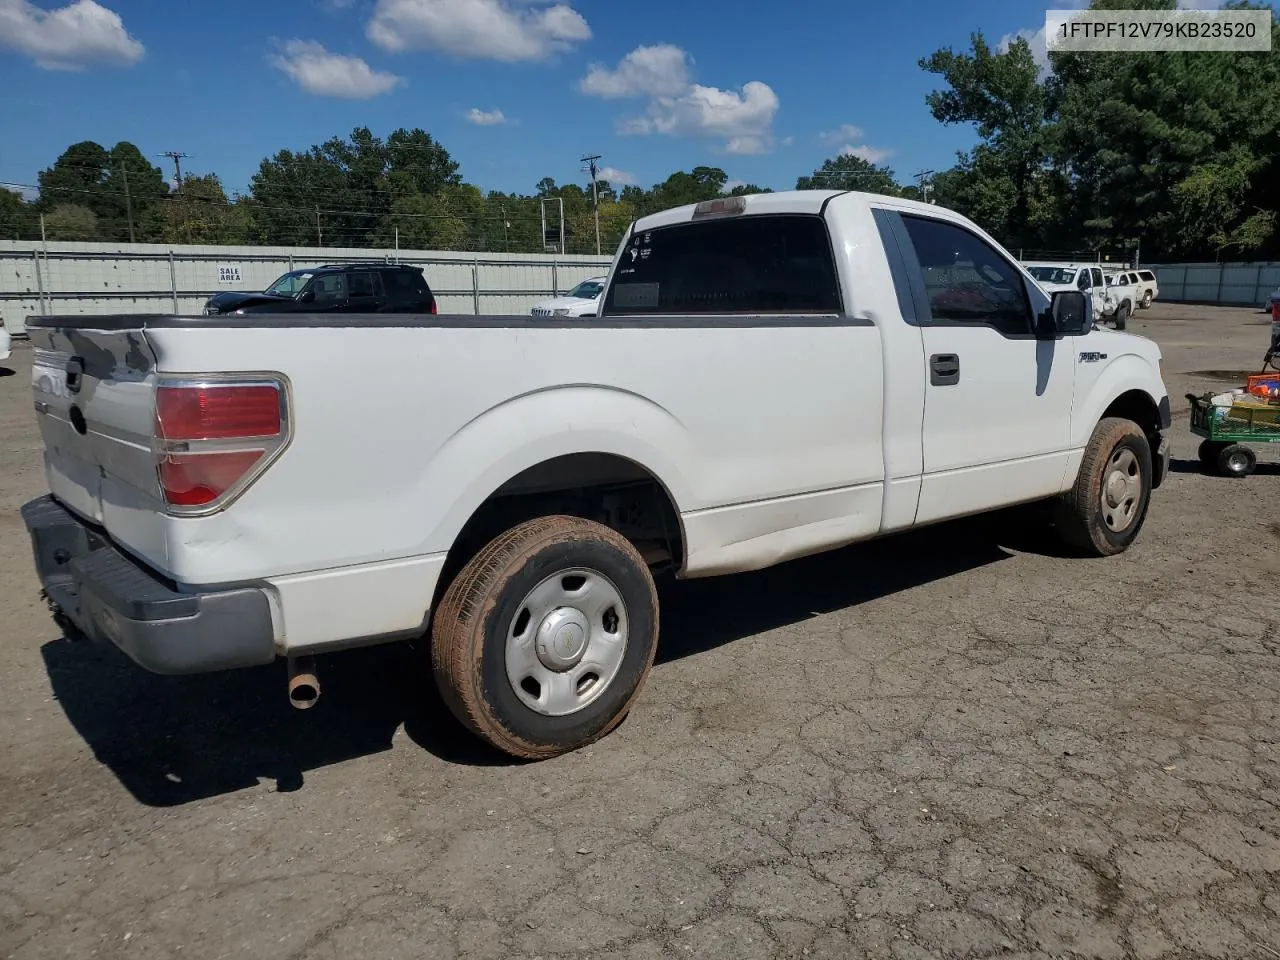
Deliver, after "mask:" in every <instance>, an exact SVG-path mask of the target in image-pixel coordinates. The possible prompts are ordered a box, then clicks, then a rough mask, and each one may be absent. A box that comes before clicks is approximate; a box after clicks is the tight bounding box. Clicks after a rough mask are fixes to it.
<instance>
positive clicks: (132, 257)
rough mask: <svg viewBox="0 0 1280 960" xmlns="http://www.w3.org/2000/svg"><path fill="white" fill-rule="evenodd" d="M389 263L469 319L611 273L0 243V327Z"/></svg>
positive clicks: (390, 256)
mask: <svg viewBox="0 0 1280 960" xmlns="http://www.w3.org/2000/svg"><path fill="white" fill-rule="evenodd" d="M389 262H398V263H410V264H414V265H416V266H421V267H423V268H424V270H425V273H426V277H427V282H428V283H429V284H430V285H431V289H432V290H433V291H434V292H435V295H436V300H437V302H438V304H439V309H440V312H441V313H470V314H527V313H528V312H529V308H530V307H531V306H533V304H534V303H536V302H537V301H539V300H544V299H546V298H547V297H550V296H553V295H555V294H558V293H564V292H565V291H566V290H569V289H571V288H573V287H574V286H576V285H577V284H578V283H580V282H581V281H583V280H585V279H587V278H588V277H592V276H597V275H599V274H603V273H607V272H608V269H609V265H610V261H609V260H607V259H601V258H599V257H584V256H563V257H557V256H551V255H545V254H519V253H512V254H493V253H489V254H480V255H476V254H467V253H448V252H441V251H429V250H400V251H395V250H369V249H367V248H364V249H342V248H337V247H323V248H313V247H214V246H167V245H164V244H155V243H126V244H112V243H50V244H47V245H46V244H41V243H31V242H29V241H17V240H3V241H0V320H3V322H4V325H5V327H6V328H7V329H8V330H9V331H10V332H11V333H14V334H17V335H19V336H21V335H22V334H23V333H24V331H25V327H26V318H27V317H29V316H38V315H55V314H70V315H85V314H112V313H181V314H199V313H200V311H201V309H203V307H204V302H205V300H206V299H207V298H208V297H209V296H210V295H211V294H214V293H218V292H221V291H224V290H261V289H263V288H264V287H266V286H267V285H268V284H270V283H271V282H272V281H273V280H275V279H276V277H278V276H280V274H282V273H285V272H287V271H289V270H293V269H296V268H299V267H307V266H317V265H319V264H323V263H389ZM224 267H234V268H237V269H238V270H239V275H240V281H239V282H238V283H223V282H219V276H220V275H221V270H220V268H224Z"/></svg>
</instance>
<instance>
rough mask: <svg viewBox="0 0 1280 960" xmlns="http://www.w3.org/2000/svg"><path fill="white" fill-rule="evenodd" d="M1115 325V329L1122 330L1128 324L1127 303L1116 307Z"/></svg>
mask: <svg viewBox="0 0 1280 960" xmlns="http://www.w3.org/2000/svg"><path fill="white" fill-rule="evenodd" d="M1115 325H1116V329H1117V330H1123V329H1124V328H1125V327H1127V326H1128V325H1129V304H1127V303H1122V304H1120V306H1118V307H1116V315H1115Z"/></svg>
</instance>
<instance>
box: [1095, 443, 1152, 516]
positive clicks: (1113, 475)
mask: <svg viewBox="0 0 1280 960" xmlns="http://www.w3.org/2000/svg"><path fill="white" fill-rule="evenodd" d="M1141 497H1142V467H1141V466H1140V465H1139V463H1138V457H1137V455H1136V454H1135V453H1134V452H1133V451H1132V450H1130V449H1129V448H1128V447H1121V448H1119V449H1118V450H1116V451H1115V452H1114V453H1112V454H1111V459H1110V460H1108V461H1107V467H1106V469H1105V470H1104V471H1103V473H1102V496H1101V501H1102V520H1103V522H1104V523H1105V524H1106V525H1107V528H1108V529H1109V530H1110V531H1111V532H1112V533H1123V532H1124V531H1125V530H1128V529H1129V527H1131V526H1132V525H1133V521H1134V520H1135V519H1137V516H1138V501H1139V499H1141Z"/></svg>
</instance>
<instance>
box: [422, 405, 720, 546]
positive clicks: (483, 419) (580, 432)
mask: <svg viewBox="0 0 1280 960" xmlns="http://www.w3.org/2000/svg"><path fill="white" fill-rule="evenodd" d="M576 453H603V454H612V455H614V456H618V457H622V458H625V459H627V460H630V461H632V462H633V463H636V464H638V465H639V466H641V467H643V468H645V469H646V470H648V471H649V473H651V474H653V475H654V477H656V478H657V480H658V481H659V482H660V483H661V484H663V486H664V487H665V488H666V490H667V492H668V493H669V494H670V495H671V498H672V500H673V501H674V502H675V506H676V509H677V511H680V510H682V509H687V506H686V505H687V504H689V503H691V502H692V501H693V500H694V499H695V498H694V497H693V495H692V493H691V490H690V485H689V480H688V478H689V476H690V470H691V468H693V469H695V470H696V465H697V464H698V463H699V462H700V454H699V453H698V451H697V450H696V448H695V445H694V444H693V443H692V441H691V440H690V437H689V433H688V431H687V430H686V429H685V427H684V425H683V424H682V423H681V422H680V421H679V420H678V419H677V418H676V417H675V416H673V415H672V414H671V413H670V412H669V411H668V410H666V409H665V408H663V407H662V406H660V405H659V404H657V403H654V402H653V401H652V400H649V399H648V398H646V397H643V396H640V395H639V394H635V393H631V392H628V391H624V390H620V389H618V388H616V387H608V386H602V385H595V384H577V385H568V386H556V387H550V388H547V389H544V390H538V391H534V392H532V393H527V394H523V395H521V396H518V397H513V398H511V399H509V400H506V401H504V402H503V403H501V404H498V405H497V406H495V407H492V408H490V409H489V410H486V411H485V412H484V413H482V414H480V415H479V416H478V417H475V418H474V419H472V420H471V421H470V422H468V423H467V424H466V425H464V426H463V427H461V428H459V429H458V430H457V431H456V432H455V433H454V434H453V435H452V436H451V437H450V438H449V439H448V440H446V441H445V443H444V444H443V446H442V447H441V448H440V449H439V450H438V451H437V453H436V454H435V456H433V457H432V458H431V462H430V463H429V464H428V466H427V469H426V471H425V473H424V474H423V476H422V477H421V478H420V479H419V482H418V484H417V487H418V490H417V493H418V497H417V502H418V503H422V504H434V505H436V507H437V509H436V510H434V511H433V514H434V516H432V517H431V518H430V519H429V521H428V523H429V529H430V532H429V533H428V535H427V541H426V544H425V547H426V550H425V551H424V552H437V551H447V550H448V549H449V548H450V547H452V546H453V542H454V540H455V539H456V538H457V536H458V534H459V533H460V532H461V531H462V528H463V526H464V525H465V524H466V522H467V520H469V519H470V518H471V516H472V515H473V514H474V513H475V511H476V510H477V509H478V508H479V507H480V505H481V504H482V503H484V501H485V500H486V499H488V498H489V496H490V495H492V494H493V493H494V492H495V491H496V490H497V489H498V488H499V487H501V486H502V485H503V484H505V483H506V482H507V481H508V480H510V479H512V478H513V477H515V476H517V475H518V474H520V473H521V472H522V471H524V470H527V469H529V468H530V467H535V466H537V465H538V464H541V463H545V462H546V461H548V460H553V459H555V458H556V457H562V456H568V455H571V454H576ZM441 505H443V510H439V509H438V508H439V507H440V506H441Z"/></svg>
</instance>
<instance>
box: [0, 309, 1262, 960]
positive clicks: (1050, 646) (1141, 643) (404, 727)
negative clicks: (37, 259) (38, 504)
mask: <svg viewBox="0 0 1280 960" xmlns="http://www.w3.org/2000/svg"><path fill="white" fill-rule="evenodd" d="M1265 320H1266V318H1265V317H1264V316H1263V315H1262V314H1259V313H1257V312H1255V311H1252V310H1243V309H1224V308H1205V307H1192V306H1179V305H1168V304H1157V305H1156V307H1155V308H1154V309H1153V310H1151V311H1150V312H1148V313H1143V314H1142V315H1141V316H1140V317H1138V318H1135V321H1134V323H1133V328H1134V330H1135V331H1136V332H1140V333H1145V334H1147V335H1150V336H1153V337H1155V339H1157V340H1158V341H1159V342H1160V343H1161V344H1162V346H1163V347H1164V350H1165V372H1166V379H1167V382H1168V384H1169V388H1170V394H1171V396H1172V397H1173V399H1174V409H1175V425H1174V431H1173V437H1174V457H1175V463H1174V471H1175V472H1174V474H1173V475H1172V477H1171V478H1170V480H1169V482H1168V483H1167V485H1166V486H1165V487H1164V488H1162V489H1161V490H1160V491H1158V492H1157V494H1156V496H1155V499H1154V503H1153V506H1152V510H1151V514H1150V519H1149V520H1148V523H1147V526H1146V528H1145V530H1144V532H1143V534H1142V536H1141V537H1140V539H1139V541H1138V544H1137V545H1136V547H1135V548H1134V549H1133V550H1132V551H1131V552H1129V553H1128V554H1126V555H1124V556H1122V557H1118V558H1113V559H1109V560H1101V561H1080V560H1069V559H1063V558H1061V557H1059V556H1055V555H1054V551H1053V549H1052V547H1051V544H1050V542H1049V541H1047V540H1046V539H1045V538H1044V537H1043V536H1041V535H1040V534H1039V533H1038V529H1037V527H1036V526H1035V523H1034V519H1035V518H1034V517H1033V516H1031V515H1029V514H1026V513H1022V512H1019V513H1016V514H1006V515H1001V516H995V517H988V518H979V519H975V520H970V521H965V522H962V523H956V524H949V525H946V526H942V527H939V528H936V529H933V530H928V531H922V532H919V533H914V534H910V535H907V536H904V537H899V538H896V539H893V540H887V541H884V542H882V543H876V544H870V545H862V546H859V547H856V548H852V549H847V550H842V551H839V552H836V553H833V554H829V555H826V556H822V557H817V558H810V559H807V560H803V561H799V562H795V563H791V564H787V565H784V566H782V567H778V568H775V569H773V570H769V571H764V572H761V573H758V574H751V575H745V576H740V577H735V578H726V579H721V580H712V581H703V582H693V583H682V584H669V585H666V586H665V587H664V589H663V604H664V607H663V622H662V631H663V641H662V650H661V653H660V655H659V664H658V666H657V667H656V668H655V670H654V672H653V675H652V677H651V678H650V681H649V684H648V686H647V687H646V690H645V692H644V693H643V694H642V696H641V698H640V699H639V701H638V703H637V705H636V707H635V709H634V711H633V712H632V714H631V716H630V718H629V719H628V720H627V722H626V723H624V724H623V725H622V726H621V727H620V728H619V729H618V730H617V731H616V732H615V733H614V734H613V735H611V736H610V737H608V738H607V739H606V740H604V741H602V742H601V743H599V744H596V745H595V746H594V747H592V748H590V749H588V750H584V751H581V752H578V753H575V754H572V755H569V756H565V757H562V758H559V759H556V760H552V761H547V762H543V763H537V764H524V765H521V764H513V763H509V762H507V761H506V760H504V759H503V758H502V757H500V756H497V755H495V754H493V753H491V752H488V751H487V750H486V749H484V748H483V747H481V746H479V745H478V744H477V743H476V742H474V741H472V740H471V739H469V738H468V737H467V736H466V735H465V734H464V733H463V732H462V731H461V730H460V728H459V727H458V726H457V725H456V724H455V723H454V722H453V721H452V719H451V718H450V717H449V716H448V714H447V713H446V712H445V711H444V709H443V707H442V706H441V705H440V703H439V701H438V699H437V697H436V695H435V692H434V689H433V688H432V686H431V684H430V679H429V676H428V675H427V674H426V673H425V672H424V671H423V670H422V668H421V666H420V661H419V660H418V658H417V655H416V654H415V652H414V651H412V650H411V649H409V648H407V647H404V646H396V647H388V648H378V649H372V650H363V651H354V652H351V653H347V654H342V655H336V656H333V657H330V658H328V659H326V660H322V661H321V664H320V667H321V675H322V680H323V683H324V695H323V697H322V699H321V701H320V703H319V704H318V705H317V707H316V708H315V709H314V710H311V711H309V712H306V713H298V712H295V711H292V710H291V709H290V708H289V707H288V706H287V704H286V700H285V682H284V671H283V667H279V666H277V667H275V668H268V669H262V670H255V671H248V672H242V673H236V674H227V675H220V676H206V677H193V678H183V679H165V678H160V677H154V676H150V675H147V674H143V673H142V672H140V671H138V670H136V669H134V668H133V667H132V666H131V665H129V663H128V662H127V661H125V660H124V659H123V657H121V656H120V655H119V654H117V653H116V652H115V651H113V650H111V649H109V648H100V647H95V646H92V645H89V644H85V643H72V642H69V641H67V640H65V639H63V638H61V637H60V635H59V631H58V630H57V629H56V627H55V626H54V624H53V622H52V621H51V620H50V618H49V616H48V614H47V611H46V609H45V607H44V604H43V602H42V601H41V599H40V596H39V589H38V585H37V583H36V581H35V579H34V576H33V574H32V570H31V561H30V557H29V554H28V545H27V541H26V536H25V531H24V530H23V529H22V527H21V523H20V520H19V519H18V516H17V512H16V511H17V508H18V506H19V505H20V504H21V503H22V502H24V501H25V500H27V499H28V498H30V497H33V496H37V495H39V494H41V493H42V492H43V478H42V475H41V471H40V468H39V464H38V451H39V443H38V437H37V434H36V432H35V430H34V426H33V416H32V413H31V407H30V396H29V373H30V356H31V354H30V349H29V347H27V346H26V345H25V344H20V345H18V346H17V348H16V351H15V355H14V358H13V360H12V361H10V362H9V364H8V365H9V366H10V367H11V368H12V369H13V370H14V371H15V372H14V374H13V375H12V376H2V375H0V476H2V477H3V479H2V480H0V583H3V588H2V592H0V597H2V598H3V603H2V604H0V624H3V629H0V689H2V690H3V691H4V693H3V695H2V696H0V956H7V957H13V958H23V960H27V958H46V957H47V958H53V957H75V958H86V957H128V958H152V957H155V958H160V957H164V958H171V957H181V956H187V957H200V958H217V957H236V958H239V957H246V956H264V957H265V956H271V957H278V958H293V957H299V958H301V957H306V958H312V957H314V958H329V957H332V958H344V957H351V956H361V957H365V956H367V957H378V958H400V957H406V958H407V957H429V958H442V960H443V958H454V957H457V958H463V957H465V958H503V960H509V958H511V960H514V958H525V960H532V958H535V957H540V958H544V960H553V958H587V957H591V958H596V960H605V958H619V960H621V958H627V960H650V958H653V960H657V958H667V957H696V958H706V960H714V958H728V960H753V958H771V957H810V958H815V960H817V958H840V960H845V958H860V957H893V958H903V960H907V958H925V957H948V958H951V957H954V958H975V957H1008V958H1013V957H1036V958H1047V957H1098V958H1122V957H1137V958H1159V957H1168V958H1201V957H1223V958H1230V960H1238V958H1263V960H1266V958H1280V762H1278V761H1280V754H1278V747H1277V740H1278V739H1280V635H1278V633H1277V618H1278V616H1280V591H1277V589H1276V586H1277V582H1278V575H1280V523H1277V521H1280V468H1277V466H1276V465H1275V464H1276V453H1280V450H1278V449H1274V448H1273V449H1272V450H1268V449H1267V448H1265V447H1260V448H1259V450H1260V452H1261V453H1262V454H1263V459H1264V460H1265V461H1266V463H1265V464H1264V465H1263V466H1262V467H1261V468H1260V470H1259V472H1258V474H1256V475H1255V476H1253V477H1251V478H1249V479H1247V480H1243V481H1233V480H1226V479H1220V478H1217V477H1208V476H1204V475H1201V473H1200V472H1199V466H1198V463H1197V462H1195V449H1196V440H1195V439H1194V438H1193V437H1191V435H1190V434H1189V433H1188V431H1187V417H1186V413H1185V408H1186V402H1185V400H1183V399H1182V397H1183V395H1184V394H1185V393H1186V392H1187V391H1188V390H1192V391H1198V390H1201V389H1208V388H1210V387H1213V386H1222V385H1223V384H1222V383H1220V382H1215V381H1214V380H1212V379H1211V378H1210V377H1209V376H1206V375H1205V374H1204V371H1228V372H1229V371H1233V370H1234V371H1238V370H1244V369H1253V368H1255V367H1256V366H1257V364H1258V363H1259V361H1260V359H1261V356H1262V353H1263V352H1264V350H1265V347H1266V340H1267V336H1268V332H1267V326H1266V325H1265ZM0 373H2V371H0ZM1179 411H1181V412H1179Z"/></svg>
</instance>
